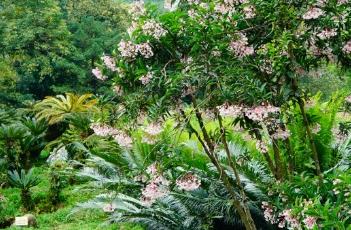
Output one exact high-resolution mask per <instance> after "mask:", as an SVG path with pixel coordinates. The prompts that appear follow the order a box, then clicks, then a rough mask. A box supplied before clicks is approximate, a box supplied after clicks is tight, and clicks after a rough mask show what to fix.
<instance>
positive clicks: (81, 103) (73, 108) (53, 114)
mask: <svg viewBox="0 0 351 230" xmlns="http://www.w3.org/2000/svg"><path fill="white" fill-rule="evenodd" d="M92 96H93V95H92V94H83V95H81V96H80V95H76V94H72V93H66V95H65V96H64V95H57V96H56V97H51V96H49V97H46V98H45V99H44V100H42V101H41V102H39V103H37V104H36V105H35V106H34V110H35V111H36V112H37V114H36V117H37V118H38V119H47V120H48V122H49V124H50V125H52V124H56V123H59V122H62V121H63V120H64V119H66V118H67V116H68V115H69V114H72V113H84V112H88V111H89V110H91V109H93V108H94V106H95V104H96V103H97V100H96V99H93V98H92Z"/></svg>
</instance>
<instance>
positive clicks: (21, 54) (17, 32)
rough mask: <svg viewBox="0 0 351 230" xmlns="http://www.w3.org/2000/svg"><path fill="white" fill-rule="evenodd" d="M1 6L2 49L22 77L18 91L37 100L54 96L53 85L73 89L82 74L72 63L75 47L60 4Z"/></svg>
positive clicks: (16, 2) (11, 4) (13, 4)
mask: <svg viewBox="0 0 351 230" xmlns="http://www.w3.org/2000/svg"><path fill="white" fill-rule="evenodd" d="M2 5H3V11H2V12H1V16H3V17H4V18H5V20H6V24H5V27H4V30H3V43H2V44H1V45H2V50H3V52H5V53H6V55H7V56H8V57H9V60H11V64H12V66H13V68H14V70H15V71H16V72H17V74H18V76H19V82H18V90H19V91H20V92H21V93H23V94H30V95H33V97H34V98H35V99H37V98H42V97H44V96H45V95H48V94H51V93H53V91H54V88H53V87H52V86H53V85H54V84H62V83H64V82H70V84H73V85H72V86H74V84H76V79H75V78H76V76H77V75H79V74H80V71H81V70H80V68H79V67H78V66H76V65H75V64H74V62H73V61H74V60H72V59H71V56H72V52H74V47H73V46H72V45H71V43H70V41H69V39H70V37H71V35H70V32H69V31H68V29H67V26H66V24H65V22H64V21H63V20H62V17H61V12H60V8H59V7H58V5H57V3H56V2H55V1H53V0H48V1H10V0H5V1H3V3H2ZM69 78H70V79H69Z"/></svg>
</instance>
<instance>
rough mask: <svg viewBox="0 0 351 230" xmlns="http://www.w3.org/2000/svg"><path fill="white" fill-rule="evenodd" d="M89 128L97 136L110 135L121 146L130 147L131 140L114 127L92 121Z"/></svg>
mask: <svg viewBox="0 0 351 230" xmlns="http://www.w3.org/2000/svg"><path fill="white" fill-rule="evenodd" d="M90 128H91V129H92V130H93V131H94V133H95V134H96V135H98V136H102V137H108V136H112V137H113V138H114V139H115V141H116V142H117V143H118V144H119V145H120V146H122V147H126V148H130V147H132V143H133V140H132V138H131V137H129V136H128V135H127V134H125V133H124V132H123V131H121V130H118V129H115V128H113V127H111V126H108V125H106V124H101V123H93V124H91V125H90Z"/></svg>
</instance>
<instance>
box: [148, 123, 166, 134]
mask: <svg viewBox="0 0 351 230" xmlns="http://www.w3.org/2000/svg"><path fill="white" fill-rule="evenodd" d="M162 131H163V128H162V126H161V124H160V123H158V122H155V123H152V124H149V125H148V126H147V127H146V128H144V132H146V133H147V134H148V135H151V136H157V135H159V134H160V133H161V132H162Z"/></svg>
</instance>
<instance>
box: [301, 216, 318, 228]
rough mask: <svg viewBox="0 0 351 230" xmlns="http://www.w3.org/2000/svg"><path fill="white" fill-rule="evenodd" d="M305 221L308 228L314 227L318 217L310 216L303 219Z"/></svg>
mask: <svg viewBox="0 0 351 230" xmlns="http://www.w3.org/2000/svg"><path fill="white" fill-rule="evenodd" d="M303 222H304V223H305V225H306V228H307V229H313V227H314V226H315V225H316V222H317V219H316V218H315V217H312V216H308V217H306V218H305V219H304V220H303Z"/></svg>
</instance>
